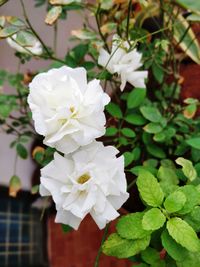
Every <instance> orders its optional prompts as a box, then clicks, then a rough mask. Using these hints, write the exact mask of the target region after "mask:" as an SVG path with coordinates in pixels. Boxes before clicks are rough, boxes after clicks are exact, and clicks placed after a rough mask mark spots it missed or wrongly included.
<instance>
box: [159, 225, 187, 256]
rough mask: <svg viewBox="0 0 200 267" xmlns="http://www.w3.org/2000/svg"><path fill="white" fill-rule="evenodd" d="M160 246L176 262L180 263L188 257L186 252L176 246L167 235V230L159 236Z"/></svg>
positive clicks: (179, 246)
mask: <svg viewBox="0 0 200 267" xmlns="http://www.w3.org/2000/svg"><path fill="white" fill-rule="evenodd" d="M161 240H162V245H163V247H164V248H165V249H166V251H167V253H168V254H169V255H170V256H171V257H172V258H173V259H174V260H176V261H182V260H184V259H185V258H187V256H188V250H187V249H185V248H184V247H182V246H181V245H180V244H178V243H177V242H176V241H175V240H174V239H173V238H172V237H171V236H170V235H169V233H168V231H167V229H165V230H164V231H163V232H162V235H161Z"/></svg>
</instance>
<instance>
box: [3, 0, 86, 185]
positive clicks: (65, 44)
mask: <svg viewBox="0 0 200 267" xmlns="http://www.w3.org/2000/svg"><path fill="white" fill-rule="evenodd" d="M34 2H35V1H34V0H24V3H25V6H26V9H27V13H28V16H29V19H30V21H31V23H32V24H33V26H34V28H35V30H36V31H37V32H38V33H39V35H40V36H41V37H42V39H43V40H44V42H45V43H46V44H47V45H48V46H52V44H53V27H51V26H47V25H45V23H44V18H45V14H46V10H45V8H44V7H39V8H34ZM0 15H10V16H18V17H21V18H22V16H23V15H22V9H21V6H20V1H18V0H10V1H8V3H7V4H5V5H4V6H2V7H0ZM81 22H82V16H81V14H80V12H70V13H69V14H68V18H67V21H59V24H58V44H57V56H58V57H62V56H64V55H65V54H66V52H67V50H68V48H69V47H70V46H71V45H72V43H71V44H70V42H69V38H70V32H71V30H72V29H77V28H80V27H81V24H82V23H81ZM14 52H15V51H14V50H13V49H12V48H10V47H9V46H8V44H7V42H6V41H0V69H6V70H8V71H10V72H15V71H16V69H17V64H18V59H16V58H15V56H14ZM47 66H48V62H47V61H44V60H32V61H31V62H28V63H26V64H25V65H23V66H22V68H21V70H23V71H26V70H30V71H32V70H37V69H39V68H45V67H47ZM3 89H4V90H5V91H6V90H8V88H3ZM9 91H10V90H9ZM11 141H12V136H7V135H5V134H3V133H0V184H4V185H7V184H8V182H9V179H10V177H11V176H12V175H13V168H14V158H15V151H14V150H12V149H10V148H9V144H10V142H11ZM33 169H34V167H33V165H32V162H31V160H18V164H17V174H18V175H19V176H20V177H21V179H22V184H23V188H24V189H29V188H30V177H31V174H32V171H33Z"/></svg>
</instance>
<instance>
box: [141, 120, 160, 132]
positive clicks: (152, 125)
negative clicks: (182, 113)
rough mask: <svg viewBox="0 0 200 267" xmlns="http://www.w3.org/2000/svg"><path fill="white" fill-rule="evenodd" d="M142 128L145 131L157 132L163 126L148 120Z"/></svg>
mask: <svg viewBox="0 0 200 267" xmlns="http://www.w3.org/2000/svg"><path fill="white" fill-rule="evenodd" d="M144 130H145V132H147V133H154V134H156V133H159V132H161V131H162V130H163V127H162V126H161V125H160V124H159V123H154V122H150V123H148V124H147V125H145V126H144Z"/></svg>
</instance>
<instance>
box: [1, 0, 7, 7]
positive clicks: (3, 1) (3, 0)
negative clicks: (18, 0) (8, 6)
mask: <svg viewBox="0 0 200 267" xmlns="http://www.w3.org/2000/svg"><path fill="white" fill-rule="evenodd" d="M6 2H8V0H0V6H2V5H4V4H5V3H6Z"/></svg>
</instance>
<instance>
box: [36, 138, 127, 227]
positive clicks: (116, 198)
mask: <svg viewBox="0 0 200 267" xmlns="http://www.w3.org/2000/svg"><path fill="white" fill-rule="evenodd" d="M118 152H119V151H118V150H117V149H116V148H114V147H113V146H107V147H104V145H103V143H101V142H96V141H94V142H93V143H91V144H90V145H88V146H85V147H81V148H80V149H79V150H78V151H76V152H74V153H72V154H68V155H65V157H63V156H61V155H59V154H58V153H55V154H54V160H53V161H52V162H50V163H49V164H48V165H47V166H45V167H44V168H43V169H42V170H41V186H40V193H41V195H42V196H47V195H52V197H53V200H54V202H55V203H56V209H57V215H56V219H55V220H56V222H58V223H63V224H68V225H70V226H72V227H73V228H74V229H78V227H79V224H80V223H81V221H82V220H83V218H84V217H85V216H86V215H87V214H89V213H90V215H91V216H92V218H93V219H94V220H95V222H96V223H97V225H98V227H99V228H100V229H102V228H104V227H105V225H106V224H107V223H108V222H109V221H112V220H114V219H115V218H116V217H118V216H119V213H118V212H117V211H116V210H118V209H119V208H120V207H121V206H122V204H123V203H124V202H125V201H126V200H127V198H128V196H129V194H128V193H127V192H126V187H127V184H126V179H125V174H124V158H123V156H120V157H118V158H116V154H118Z"/></svg>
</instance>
